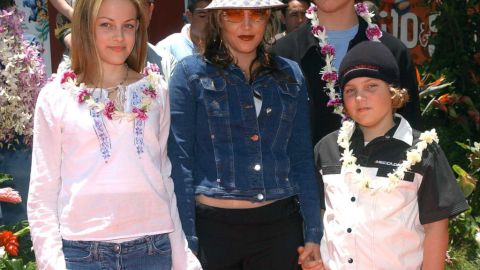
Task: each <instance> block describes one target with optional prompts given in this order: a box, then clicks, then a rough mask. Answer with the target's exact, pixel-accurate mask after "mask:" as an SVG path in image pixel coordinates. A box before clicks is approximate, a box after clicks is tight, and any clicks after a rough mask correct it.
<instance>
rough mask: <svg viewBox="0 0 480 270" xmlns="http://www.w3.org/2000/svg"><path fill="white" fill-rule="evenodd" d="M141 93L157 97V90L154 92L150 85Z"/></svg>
mask: <svg viewBox="0 0 480 270" xmlns="http://www.w3.org/2000/svg"><path fill="white" fill-rule="evenodd" d="M143 93H144V94H145V95H146V96H149V97H151V98H156V97H157V92H155V89H153V87H151V86H150V87H148V88H146V89H145V90H143Z"/></svg>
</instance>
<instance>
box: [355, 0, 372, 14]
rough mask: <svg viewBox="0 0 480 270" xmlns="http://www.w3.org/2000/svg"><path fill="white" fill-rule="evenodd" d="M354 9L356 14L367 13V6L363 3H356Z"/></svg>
mask: <svg viewBox="0 0 480 270" xmlns="http://www.w3.org/2000/svg"><path fill="white" fill-rule="evenodd" d="M355 11H356V12H357V14H358V16H360V17H363V16H366V15H368V14H369V11H368V6H367V4H365V3H358V4H356V5H355Z"/></svg>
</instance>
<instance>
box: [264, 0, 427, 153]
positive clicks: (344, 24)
mask: <svg viewBox="0 0 480 270" xmlns="http://www.w3.org/2000/svg"><path fill="white" fill-rule="evenodd" d="M312 2H313V3H312V5H313V6H312V7H311V8H310V9H309V11H310V13H311V17H313V16H315V17H316V18H317V20H310V21H309V22H308V23H306V24H304V25H302V26H301V27H300V28H299V29H298V30H297V31H294V32H292V33H291V34H290V35H288V36H286V37H284V38H282V39H280V40H278V42H276V43H275V44H274V45H273V49H272V51H273V52H274V53H276V54H277V55H279V56H283V57H286V58H289V59H292V60H294V61H296V62H297V63H299V65H300V67H301V68H302V71H303V74H304V75H305V78H306V80H307V85H308V95H309V99H310V113H311V118H310V119H311V127H312V142H313V144H314V145H315V144H316V143H317V142H318V141H319V140H320V139H321V138H322V137H323V136H325V135H327V134H329V133H330V132H332V131H334V130H336V129H338V128H339V127H340V123H341V119H342V117H341V116H340V115H338V114H336V113H334V109H333V108H334V106H335V105H339V104H341V102H340V103H339V102H338V100H337V98H338V97H339V96H340V92H339V89H338V82H337V80H336V79H337V71H338V69H339V66H340V63H341V61H342V59H343V57H344V56H345V54H346V53H347V51H348V50H350V49H352V48H354V47H355V46H356V45H357V44H358V43H360V42H362V41H365V40H369V39H379V40H380V41H381V42H382V43H383V44H385V45H386V46H387V47H388V48H389V50H390V51H391V52H392V54H393V55H394V56H395V59H396V60H397V64H398V66H399V68H400V77H401V80H400V83H401V85H400V87H402V88H405V89H407V90H408V93H409V96H410V101H409V102H408V103H407V104H406V105H405V107H403V108H402V109H401V110H399V111H398V112H399V113H400V114H401V115H403V116H404V117H405V118H406V119H407V120H408V121H409V122H410V124H411V125H412V126H413V127H414V128H417V129H421V120H420V102H419V94H418V86H417V82H416V76H415V66H414V65H413V62H412V59H411V57H410V52H409V51H408V49H407V47H405V45H404V44H403V43H402V42H401V41H400V40H398V39H397V38H395V37H394V36H392V35H391V34H389V33H386V32H382V31H380V29H379V27H378V26H377V25H375V24H373V23H369V22H367V20H368V19H369V17H368V16H367V14H368V12H366V9H367V8H366V5H364V4H360V5H359V6H357V7H355V6H354V5H355V2H356V1H355V0H313V1H312ZM314 23H315V24H316V25H313V24H314ZM312 30H314V32H315V33H318V35H319V36H322V34H321V33H320V32H321V31H320V30H323V31H324V32H323V35H326V38H325V40H323V41H322V42H320V40H319V38H318V37H316V36H314V34H313V33H312ZM367 30H368V31H367ZM320 43H325V44H328V45H327V46H321V45H320ZM326 54H329V57H328V59H327V58H326ZM326 60H328V61H326ZM326 69H328V72H325V71H326ZM325 73H326V75H325ZM326 91H328V92H330V94H331V95H329V94H327V93H326ZM332 96H334V97H332ZM329 105H331V106H329ZM339 111H341V110H339Z"/></svg>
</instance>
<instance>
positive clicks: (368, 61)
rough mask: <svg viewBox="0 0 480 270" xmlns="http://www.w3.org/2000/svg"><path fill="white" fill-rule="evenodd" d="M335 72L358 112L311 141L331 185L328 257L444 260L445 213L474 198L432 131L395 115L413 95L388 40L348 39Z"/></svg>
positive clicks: (324, 251)
mask: <svg viewBox="0 0 480 270" xmlns="http://www.w3.org/2000/svg"><path fill="white" fill-rule="evenodd" d="M339 74H340V80H339V82H340V89H342V95H343V103H344V108H345V112H346V113H347V115H348V116H349V117H350V118H351V119H352V120H353V121H351V120H347V121H345V122H344V123H343V125H342V128H340V130H338V131H335V132H333V133H331V134H329V135H327V136H325V137H324V138H323V139H322V140H321V141H320V142H319V143H318V144H317V145H316V147H315V160H316V165H317V169H318V170H319V172H320V174H319V175H320V176H321V182H322V184H323V185H324V188H325V208H326V209H325V214H324V217H323V219H324V226H325V232H324V236H323V239H322V243H321V255H322V260H323V266H324V267H325V268H326V269H350V268H352V269H402V270H405V269H443V268H444V261H445V254H446V251H447V247H448V219H449V218H450V217H452V216H455V215H457V214H459V213H461V212H463V211H465V210H466V209H467V208H468V206H467V204H466V200H465V198H464V196H463V194H462V192H461V191H460V189H459V188H458V186H457V183H456V181H455V177H454V175H453V173H452V171H451V169H450V165H449V164H448V162H447V159H446V158H445V155H444V153H443V151H442V150H441V149H440V146H439V145H438V144H437V142H438V138H437V136H436V134H435V130H432V131H427V132H424V133H420V132H419V131H417V130H414V129H412V128H411V127H410V124H409V123H408V121H407V120H405V118H403V117H402V116H401V115H399V114H395V111H396V110H397V109H398V108H400V107H401V106H403V105H404V104H405V103H406V102H407V100H408V94H407V91H406V90H403V89H398V88H395V86H396V85H399V83H400V82H399V80H400V76H399V68H398V65H397V63H396V61H395V58H394V56H393V55H392V53H391V52H390V51H389V50H388V48H386V47H385V46H384V45H383V44H382V43H380V42H372V41H366V42H362V43H360V44H358V45H357V46H355V47H354V48H352V49H351V50H350V51H349V52H348V53H347V55H346V56H345V58H344V60H343V62H342V64H341V66H340V73H339ZM304 269H323V268H322V266H321V264H320V263H318V264H316V265H313V266H312V267H308V266H306V265H304Z"/></svg>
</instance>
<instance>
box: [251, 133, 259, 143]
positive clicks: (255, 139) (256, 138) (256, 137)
mask: <svg viewBox="0 0 480 270" xmlns="http://www.w3.org/2000/svg"><path fill="white" fill-rule="evenodd" d="M259 138H260V137H259V136H258V135H257V134H255V135H252V136H251V137H250V140H252V141H253V142H257V141H258V139H259Z"/></svg>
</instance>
